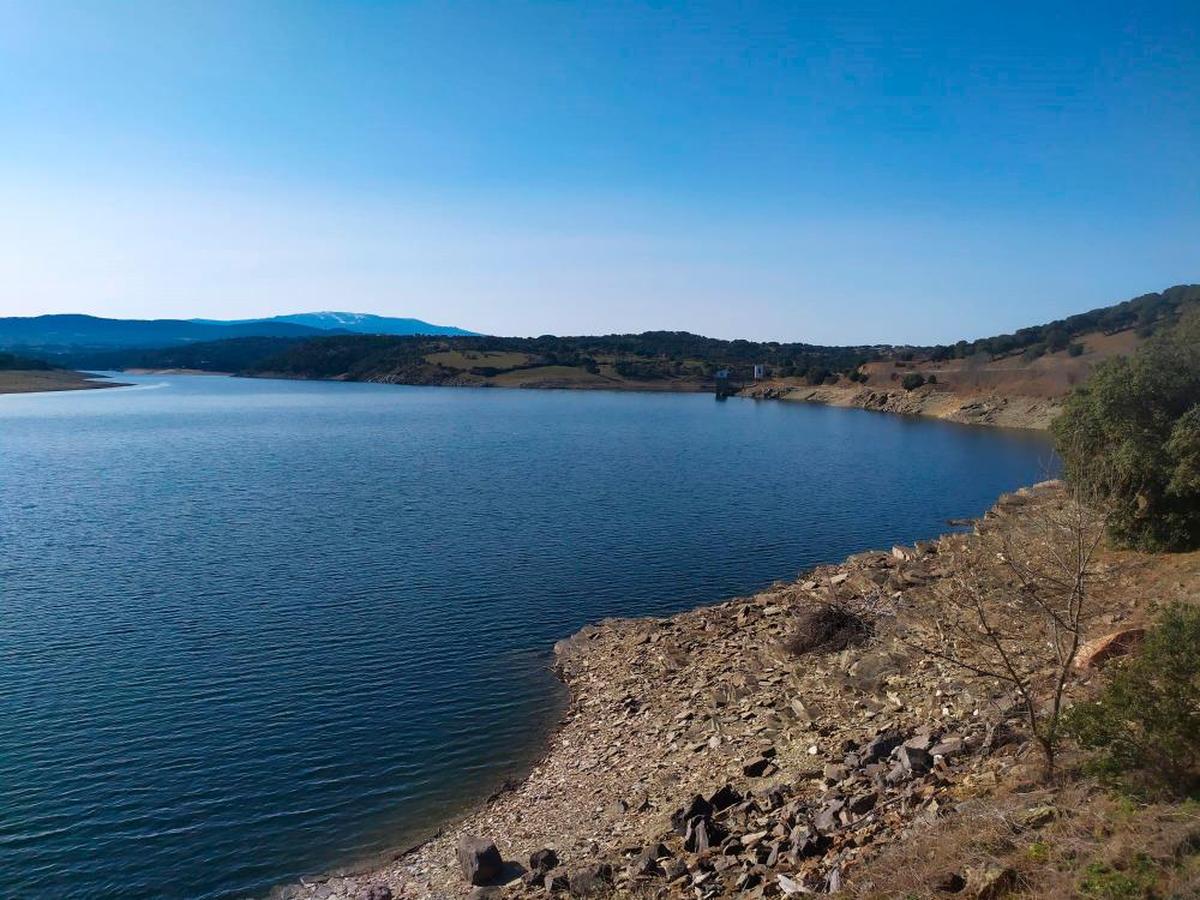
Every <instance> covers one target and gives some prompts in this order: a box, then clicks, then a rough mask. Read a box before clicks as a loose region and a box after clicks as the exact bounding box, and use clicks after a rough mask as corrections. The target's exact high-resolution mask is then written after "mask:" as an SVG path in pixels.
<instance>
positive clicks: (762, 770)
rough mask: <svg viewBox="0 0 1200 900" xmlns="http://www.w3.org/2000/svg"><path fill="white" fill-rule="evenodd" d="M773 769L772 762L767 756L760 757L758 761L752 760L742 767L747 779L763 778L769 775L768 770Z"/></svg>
mask: <svg viewBox="0 0 1200 900" xmlns="http://www.w3.org/2000/svg"><path fill="white" fill-rule="evenodd" d="M770 768H771V761H770V760H769V759H767V758H766V757H765V756H760V757H759V758H758V759H755V760H751V761H750V762H748V763H746V764H745V765H744V766H742V773H743V774H744V775H745V776H746V777H747V778H761V777H762V776H763V775H765V774H767V770H768V769H770Z"/></svg>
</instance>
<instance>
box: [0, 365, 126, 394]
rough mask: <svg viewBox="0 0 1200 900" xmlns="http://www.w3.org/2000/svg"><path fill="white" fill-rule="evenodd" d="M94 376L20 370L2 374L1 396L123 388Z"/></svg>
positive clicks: (0, 374) (63, 371) (0, 383)
mask: <svg viewBox="0 0 1200 900" xmlns="http://www.w3.org/2000/svg"><path fill="white" fill-rule="evenodd" d="M92 379H93V376H91V375H84V374H83V373H81V372H69V371H66V370H64V369H50V370H37V369H30V370H25V369H20V370H13V371H4V372H0V394H30V393H35V392H37V391H80V390H90V389H92V388H108V387H123V386H124V385H121V384H120V383H118V382H115V381H107V380H103V379H101V380H92Z"/></svg>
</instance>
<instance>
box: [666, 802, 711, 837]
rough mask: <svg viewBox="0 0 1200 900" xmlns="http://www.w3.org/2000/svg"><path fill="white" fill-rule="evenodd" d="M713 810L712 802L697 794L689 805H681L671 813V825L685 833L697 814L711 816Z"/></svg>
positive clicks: (679, 831)
mask: <svg viewBox="0 0 1200 900" xmlns="http://www.w3.org/2000/svg"><path fill="white" fill-rule="evenodd" d="M712 812H713V807H712V804H711V803H709V802H708V801H707V800H705V799H704V798H703V797H701V796H700V795H699V794H697V795H696V796H695V797H693V798H692V799H691V802H689V803H688V805H687V806H683V807H680V808H679V809H677V810H675V812H673V813H671V827H673V828H674V829H675V831H677V832H678V833H679V834H684V833H685V832H686V831H687V828H688V823H689V822H691V821H692V819H694V818H696V817H697V816H711V815H712Z"/></svg>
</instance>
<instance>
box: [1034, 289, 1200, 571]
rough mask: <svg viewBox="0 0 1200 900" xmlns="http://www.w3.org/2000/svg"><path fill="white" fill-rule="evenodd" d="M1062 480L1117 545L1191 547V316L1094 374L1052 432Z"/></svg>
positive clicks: (1199, 320)
mask: <svg viewBox="0 0 1200 900" xmlns="http://www.w3.org/2000/svg"><path fill="white" fill-rule="evenodd" d="M1053 429H1054V434H1055V438H1056V443H1057V446H1058V451H1059V454H1060V455H1061V457H1062V459H1063V463H1064V467H1065V471H1066V475H1067V478H1068V479H1069V480H1070V481H1071V482H1072V483H1073V484H1075V485H1076V486H1077V487H1079V488H1080V489H1082V490H1083V491H1084V493H1085V494H1086V495H1087V496H1089V497H1091V498H1092V499H1093V500H1094V501H1095V502H1098V503H1100V504H1102V505H1104V506H1105V507H1106V508H1108V509H1109V511H1110V513H1109V527H1110V531H1111V533H1112V535H1113V537H1114V538H1116V539H1117V540H1118V541H1119V542H1120V543H1122V544H1126V545H1129V546H1134V547H1139V548H1142V549H1147V550H1185V549H1192V548H1195V547H1197V546H1200V310H1197V311H1192V312H1191V313H1189V314H1188V315H1186V316H1185V317H1184V319H1183V321H1182V322H1180V323H1179V324H1178V325H1177V326H1176V327H1174V328H1171V329H1169V330H1166V331H1164V332H1163V333H1161V334H1159V335H1157V336H1156V337H1155V338H1154V339H1152V340H1151V341H1149V342H1147V343H1146V344H1145V345H1143V346H1142V347H1141V348H1140V349H1139V350H1138V351H1137V352H1136V353H1134V355H1133V356H1132V357H1116V358H1114V359H1110V360H1107V361H1105V362H1103V363H1101V364H1100V365H1098V366H1097V367H1096V369H1095V370H1094V371H1093V373H1092V376H1091V378H1090V379H1089V380H1088V382H1087V383H1086V384H1085V385H1083V386H1081V387H1080V388H1078V389H1076V390H1075V391H1074V393H1072V394H1071V396H1070V397H1069V398H1068V400H1067V404H1066V408H1065V410H1064V412H1063V414H1062V416H1060V417H1059V419H1058V420H1057V421H1056V422H1055V423H1054V426H1053Z"/></svg>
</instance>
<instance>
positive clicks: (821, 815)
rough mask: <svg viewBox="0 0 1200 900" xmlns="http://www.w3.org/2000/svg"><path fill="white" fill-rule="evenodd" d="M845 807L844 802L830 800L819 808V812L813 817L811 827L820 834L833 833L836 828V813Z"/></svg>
mask: <svg viewBox="0 0 1200 900" xmlns="http://www.w3.org/2000/svg"><path fill="white" fill-rule="evenodd" d="M845 805H846V802H845V801H844V800H831V801H829V802H828V803H826V804H825V805H824V806H823V807H821V811H820V812H818V813H817V814H816V816H814V817H813V826H814V827H815V828H816V829H817V831H820V832H822V833H828V832H830V831H834V830H836V829H837V827H838V813H840V812H841V811H842V807H844V806H845Z"/></svg>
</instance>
